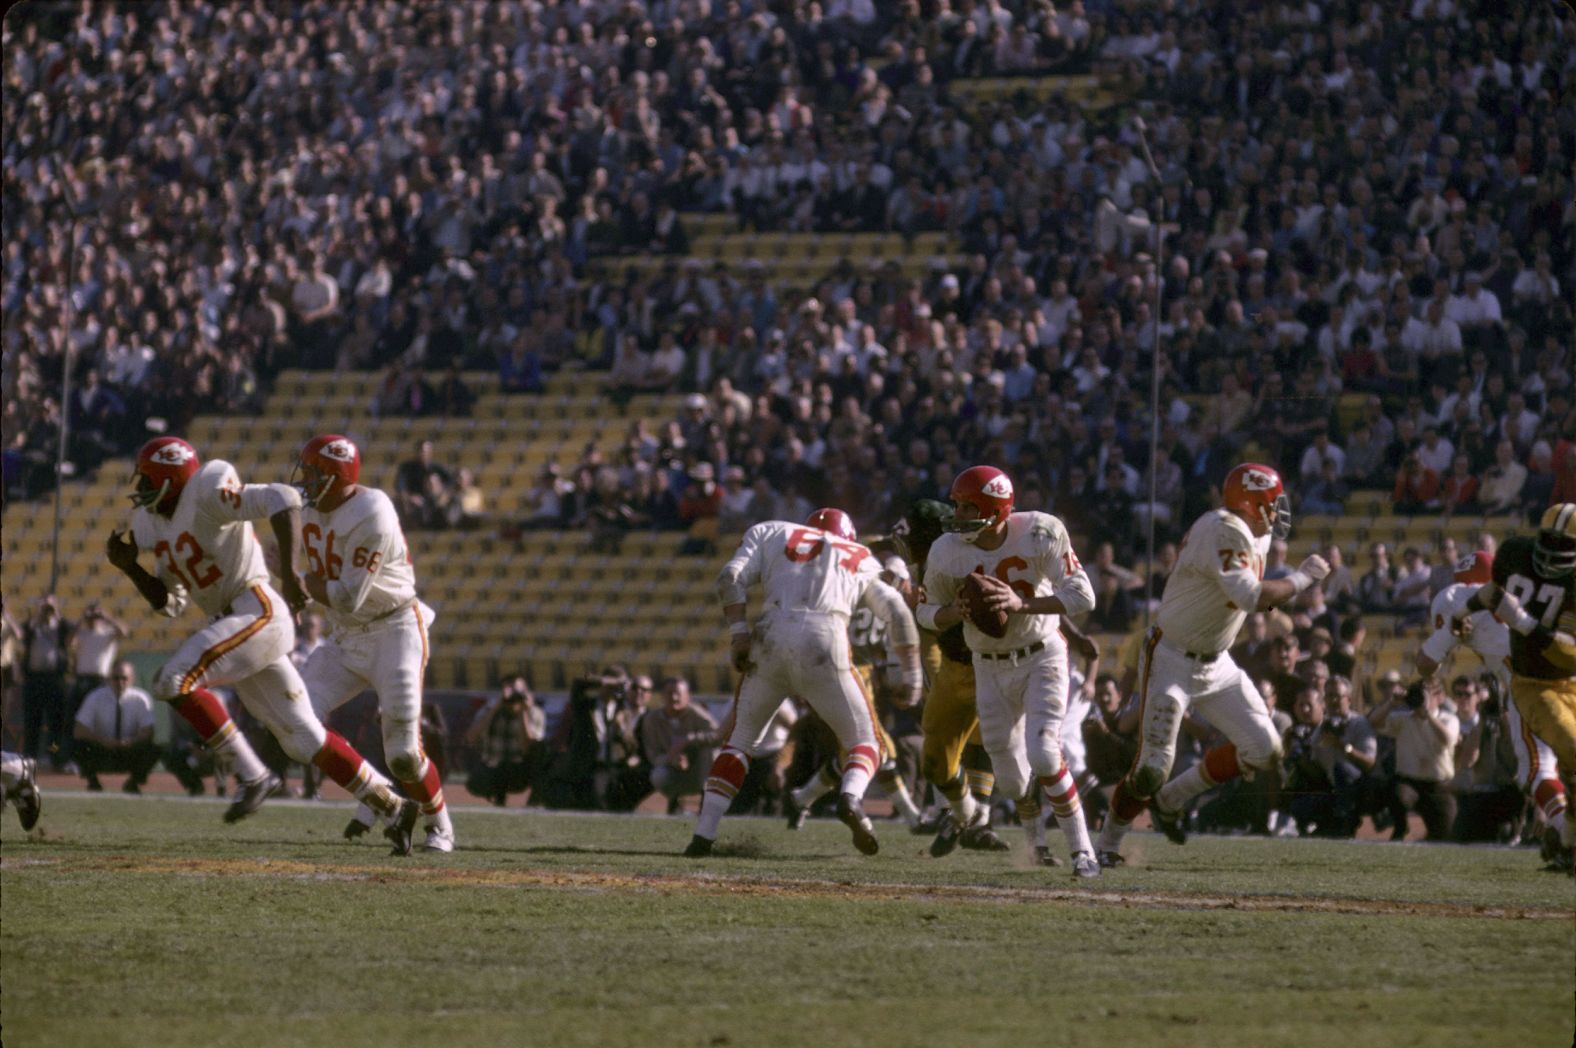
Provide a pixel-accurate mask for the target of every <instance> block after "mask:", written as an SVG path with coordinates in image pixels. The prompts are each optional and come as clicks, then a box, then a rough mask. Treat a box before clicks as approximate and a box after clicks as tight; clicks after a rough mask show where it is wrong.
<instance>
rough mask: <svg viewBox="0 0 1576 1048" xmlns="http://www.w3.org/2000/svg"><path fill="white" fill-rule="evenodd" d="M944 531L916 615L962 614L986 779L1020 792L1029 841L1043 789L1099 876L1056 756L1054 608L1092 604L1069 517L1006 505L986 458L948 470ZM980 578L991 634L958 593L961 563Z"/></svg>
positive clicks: (1065, 610) (939, 618)
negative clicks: (996, 632)
mask: <svg viewBox="0 0 1576 1048" xmlns="http://www.w3.org/2000/svg"><path fill="white" fill-rule="evenodd" d="M951 499H952V504H953V507H954V517H953V521H952V524H951V525H950V527H949V530H948V531H947V533H946V534H943V535H942V536H941V537H940V538H938V539H936V541H935V542H934V543H933V544H932V545H931V547H930V554H929V556H928V557H927V559H926V564H925V598H924V603H923V604H921V605H920V606H919V623H920V625H921V626H922V627H924V628H926V629H932V630H937V631H942V630H946V629H949V628H951V627H952V626H955V625H957V624H958V623H960V622H961V623H962V624H963V638H964V640H966V641H967V642H968V646H969V650H970V651H971V652H972V654H973V663H974V687H975V706H976V710H977V713H978V716H979V723H980V736H981V738H983V739H984V742H985V749H986V750H987V751H989V753H990V759H991V765H992V767H993V768H994V769H995V773H996V783H997V785H998V786H1000V787H1001V788H1002V791H1003V792H1004V793H1005V794H1006V795H1007V796H1009V797H1012V798H1015V799H1018V805H1019V812H1020V814H1021V816H1022V817H1023V822H1024V828H1025V830H1026V831H1027V832H1028V837H1029V844H1030V847H1031V848H1032V849H1034V851H1035V853H1036V854H1038V850H1039V849H1040V848H1043V847H1045V846H1046V845H1045V824H1044V822H1043V821H1042V820H1041V818H1040V816H1039V813H1040V810H1041V806H1040V800H1041V795H1042V791H1043V795H1044V797H1045V799H1047V800H1049V801H1050V804H1051V810H1052V811H1053V812H1054V813H1055V814H1056V818H1057V822H1058V824H1059V825H1060V826H1061V828H1062V833H1063V834H1064V836H1065V837H1066V839H1067V847H1068V850H1069V851H1070V852H1071V854H1072V861H1073V873H1074V875H1075V876H1078V877H1098V876H1099V875H1100V865H1099V863H1098V862H1097V861H1096V859H1095V855H1094V849H1093V847H1092V846H1091V844H1090V842H1089V830H1088V827H1087V826H1086V825H1085V823H1084V816H1083V806H1082V804H1081V803H1080V801H1079V799H1078V788H1077V786H1076V785H1075V784H1074V782H1073V779H1072V775H1071V774H1070V773H1069V771H1068V769H1067V764H1066V762H1065V761H1064V760H1063V758H1062V748H1061V742H1060V737H1061V730H1062V717H1063V715H1064V714H1065V713H1066V710H1067V642H1066V640H1065V639H1064V638H1063V637H1062V634H1061V631H1060V630H1059V629H1058V628H1057V627H1058V625H1059V622H1060V620H1061V618H1062V617H1063V616H1066V615H1079V614H1082V613H1083V612H1086V611H1089V610H1090V609H1092V608H1093V607H1094V589H1093V588H1092V587H1091V586H1090V584H1089V576H1088V575H1086V574H1085V573H1084V570H1083V565H1082V564H1080V563H1079V562H1078V557H1077V556H1076V555H1075V554H1074V553H1073V548H1072V542H1071V540H1069V539H1068V537H1067V528H1066V527H1065V526H1064V525H1063V524H1062V522H1061V521H1060V520H1059V519H1058V518H1056V517H1053V516H1051V515H1050V514H1049V513H1032V512H1030V513H1014V512H1013V509H1012V506H1013V487H1012V480H1011V479H1010V478H1009V477H1008V476H1007V474H1005V473H1003V472H1002V471H1001V470H999V469H997V468H995V467H994V466H971V467H970V468H968V469H966V470H964V471H963V472H962V473H959V474H958V475H957V477H956V479H954V480H953V482H952V491H951ZM971 574H973V575H979V576H982V577H983V578H984V579H985V580H986V585H987V594H986V597H985V601H986V607H987V608H989V609H990V610H992V611H995V612H1005V613H1006V615H1007V630H1006V633H1005V634H1004V635H1003V636H1001V637H992V636H990V635H989V634H987V633H985V632H983V631H982V630H980V629H979V628H978V626H976V625H975V623H974V621H973V619H971V618H970V617H969V611H971V610H974V609H966V608H965V607H964V606H963V604H962V603H961V600H960V595H961V593H962V590H963V580H964V579H965V578H967V577H968V576H969V575H971Z"/></svg>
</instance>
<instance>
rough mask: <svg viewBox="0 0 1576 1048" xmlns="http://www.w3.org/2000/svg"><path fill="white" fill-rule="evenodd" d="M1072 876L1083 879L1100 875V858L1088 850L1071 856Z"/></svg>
mask: <svg viewBox="0 0 1576 1048" xmlns="http://www.w3.org/2000/svg"><path fill="white" fill-rule="evenodd" d="M1073 876H1074V877H1078V878H1080V879H1085V880H1087V879H1089V878H1091V877H1098V876H1100V860H1098V859H1096V858H1095V857H1094V856H1093V855H1091V854H1090V853H1089V852H1079V853H1078V854H1077V855H1074V856H1073Z"/></svg>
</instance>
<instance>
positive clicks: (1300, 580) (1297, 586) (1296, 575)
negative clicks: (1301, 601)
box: [1286, 570, 1313, 593]
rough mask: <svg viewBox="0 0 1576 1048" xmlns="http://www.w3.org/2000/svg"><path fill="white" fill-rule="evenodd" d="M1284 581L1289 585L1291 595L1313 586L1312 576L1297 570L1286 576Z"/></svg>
mask: <svg viewBox="0 0 1576 1048" xmlns="http://www.w3.org/2000/svg"><path fill="white" fill-rule="evenodd" d="M1286 581H1287V582H1290V583H1291V586H1292V590H1291V591H1292V592H1293V593H1301V592H1302V591H1303V590H1305V589H1307V588H1308V587H1309V586H1312V585H1313V576H1312V575H1309V574H1308V573H1307V572H1306V571H1301V570H1298V571H1294V572H1292V573H1291V574H1290V575H1287V576H1286Z"/></svg>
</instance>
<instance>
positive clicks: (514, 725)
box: [465, 674, 547, 808]
mask: <svg viewBox="0 0 1576 1048" xmlns="http://www.w3.org/2000/svg"><path fill="white" fill-rule="evenodd" d="M546 736H547V714H546V712H545V711H544V710H543V709H542V707H541V706H539V705H537V702H536V696H535V695H533V694H531V689H530V686H529V685H527V684H526V682H525V677H523V676H521V675H518V674H516V675H515V676H513V677H511V678H509V679H508V680H506V681H504V685H503V691H502V692H501V693H500V694H499V695H498V697H497V698H494V699H490V700H488V702H487V704H486V705H484V706H483V707H482V708H481V709H479V710H477V711H476V716H475V718H474V719H472V721H471V726H470V729H469V730H468V731H467V732H466V733H465V742H466V744H467V745H469V746H470V747H472V749H473V750H475V751H476V762H475V764H474V765H473V767H472V769H471V775H470V779H469V780H468V781H467V782H466V784H465V788H466V789H468V790H470V791H471V792H472V793H474V794H475V795H476V796H478V797H485V798H487V799H488V800H489V801H491V802H492V803H494V804H496V805H498V807H500V808H502V807H503V806H504V805H505V804H507V803H508V800H509V794H511V793H524V792H525V791H526V790H528V789H529V790H530V791H531V793H532V797H533V799H534V797H535V794H536V782H537V779H538V774H537V769H538V766H539V765H540V763H541V759H540V758H541V753H542V748H541V743H542V740H543V739H544V738H546Z"/></svg>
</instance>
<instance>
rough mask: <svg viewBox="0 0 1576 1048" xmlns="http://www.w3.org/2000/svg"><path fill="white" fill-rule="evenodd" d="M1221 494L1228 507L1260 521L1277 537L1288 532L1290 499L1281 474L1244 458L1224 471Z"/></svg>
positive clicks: (1288, 533)
mask: <svg viewBox="0 0 1576 1048" xmlns="http://www.w3.org/2000/svg"><path fill="white" fill-rule="evenodd" d="M1220 496H1221V498H1220V500H1221V502H1222V504H1224V505H1225V507H1226V508H1227V509H1229V510H1232V511H1233V512H1236V513H1240V514H1242V515H1244V516H1246V517H1247V518H1248V519H1249V520H1256V521H1259V522H1261V523H1262V524H1263V525H1264V527H1265V529H1266V530H1267V531H1268V532H1269V533H1270V534H1272V535H1274V536H1275V537H1276V538H1278V539H1283V538H1285V537H1286V536H1287V535H1290V534H1291V501H1290V500H1289V499H1287V498H1286V488H1285V486H1284V485H1282V484H1281V478H1280V474H1279V473H1277V472H1275V471H1274V470H1273V469H1271V468H1270V467H1268V466H1265V465H1262V464H1260V463H1257V462H1244V463H1243V464H1242V465H1240V466H1238V467H1237V468H1236V469H1233V470H1232V471H1231V472H1230V473H1227V474H1226V482H1225V483H1224V484H1222V485H1221V487H1220Z"/></svg>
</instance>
